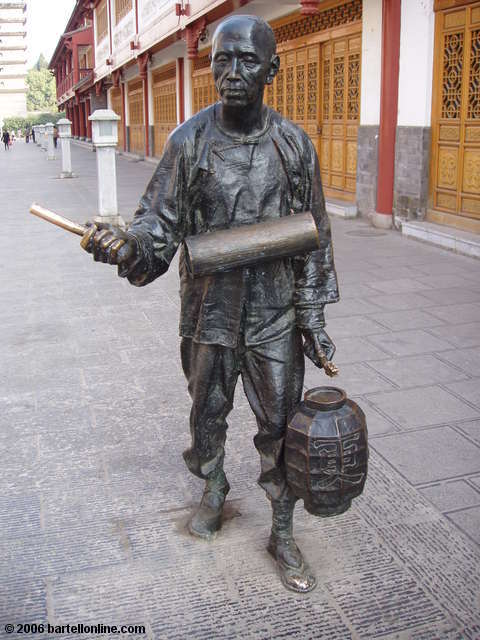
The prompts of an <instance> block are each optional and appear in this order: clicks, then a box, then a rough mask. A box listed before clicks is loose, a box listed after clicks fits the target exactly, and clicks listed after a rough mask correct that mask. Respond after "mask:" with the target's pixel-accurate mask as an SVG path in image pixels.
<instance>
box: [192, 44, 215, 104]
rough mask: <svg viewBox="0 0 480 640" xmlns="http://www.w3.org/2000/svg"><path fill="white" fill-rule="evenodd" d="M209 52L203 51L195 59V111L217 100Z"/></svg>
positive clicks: (193, 71)
mask: <svg viewBox="0 0 480 640" xmlns="http://www.w3.org/2000/svg"><path fill="white" fill-rule="evenodd" d="M209 53H210V52H208V53H204V52H202V55H201V56H199V57H198V58H196V59H195V60H194V61H193V66H192V93H193V113H197V111H200V110H201V109H205V107H208V106H209V105H210V104H213V103H214V102H217V100H218V97H217V90H216V89H215V83H214V82H213V76H212V71H211V69H210V59H209Z"/></svg>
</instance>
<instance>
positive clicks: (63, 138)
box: [57, 118, 73, 178]
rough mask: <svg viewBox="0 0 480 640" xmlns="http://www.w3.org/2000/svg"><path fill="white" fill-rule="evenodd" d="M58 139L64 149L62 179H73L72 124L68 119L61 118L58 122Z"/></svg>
mask: <svg viewBox="0 0 480 640" xmlns="http://www.w3.org/2000/svg"><path fill="white" fill-rule="evenodd" d="M57 127H58V137H59V138H60V146H61V147H62V172H61V174H60V178H73V173H72V154H71V151H70V139H71V137H72V123H71V122H70V120H68V119H67V118H61V119H60V120H59V121H58V122H57Z"/></svg>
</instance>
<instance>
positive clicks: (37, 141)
mask: <svg viewBox="0 0 480 640" xmlns="http://www.w3.org/2000/svg"><path fill="white" fill-rule="evenodd" d="M33 128H34V130H35V144H36V145H37V147H39V146H40V126H39V125H38V124H36V125H35V126H34V127H33Z"/></svg>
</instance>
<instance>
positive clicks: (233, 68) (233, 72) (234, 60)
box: [228, 56, 239, 80]
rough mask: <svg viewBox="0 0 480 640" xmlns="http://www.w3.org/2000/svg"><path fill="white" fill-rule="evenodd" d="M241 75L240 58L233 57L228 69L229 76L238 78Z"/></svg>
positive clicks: (233, 78) (234, 78)
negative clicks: (239, 69)
mask: <svg viewBox="0 0 480 640" xmlns="http://www.w3.org/2000/svg"><path fill="white" fill-rule="evenodd" d="M238 77H239V75H238V58H237V57H235V56H234V57H233V58H232V62H231V65H230V69H229V71H228V78H229V79H232V80H236V79H237V78H238Z"/></svg>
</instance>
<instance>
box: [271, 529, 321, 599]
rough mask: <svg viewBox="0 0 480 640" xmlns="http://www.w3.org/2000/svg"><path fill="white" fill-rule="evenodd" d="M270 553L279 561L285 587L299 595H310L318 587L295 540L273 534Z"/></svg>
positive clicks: (278, 564)
mask: <svg viewBox="0 0 480 640" xmlns="http://www.w3.org/2000/svg"><path fill="white" fill-rule="evenodd" d="M267 549H268V552H269V553H270V554H271V555H272V556H273V557H274V558H275V560H276V561H277V566H278V570H279V572H280V579H281V581H282V582H283V585H284V586H285V587H286V588H287V589H290V590H291V591H296V592H297V593H308V592H309V591H313V589H315V587H316V586H317V579H316V577H315V576H314V575H313V573H312V571H311V569H310V567H309V566H308V564H307V563H306V562H305V560H304V558H303V556H302V552H301V551H300V549H299V548H298V547H297V544H296V542H295V540H294V539H293V538H280V537H277V536H275V535H274V534H272V535H271V536H270V540H269V542H268V547H267Z"/></svg>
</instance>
